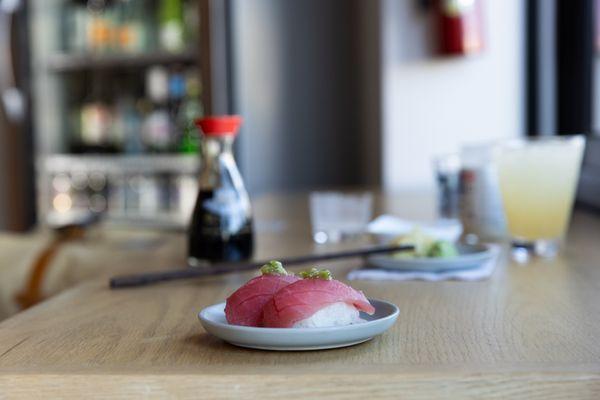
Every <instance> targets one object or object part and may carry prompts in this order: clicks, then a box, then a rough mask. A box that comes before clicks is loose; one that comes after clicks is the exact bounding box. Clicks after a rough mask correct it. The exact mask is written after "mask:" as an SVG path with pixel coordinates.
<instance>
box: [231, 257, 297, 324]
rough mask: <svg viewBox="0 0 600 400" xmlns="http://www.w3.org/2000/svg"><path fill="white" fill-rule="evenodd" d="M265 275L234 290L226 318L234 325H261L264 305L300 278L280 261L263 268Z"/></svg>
mask: <svg viewBox="0 0 600 400" xmlns="http://www.w3.org/2000/svg"><path fill="white" fill-rule="evenodd" d="M261 272H262V273H263V275H261V276H258V277H256V278H254V279H251V280H249V281H248V282H246V284H244V285H243V286H241V287H240V288H239V289H238V290H236V291H235V292H233V294H232V295H231V296H229V298H227V303H226V305H225V318H226V319H227V322H228V323H230V324H232V325H244V326H261V323H262V310H263V307H264V305H265V304H266V303H267V302H268V301H270V300H271V299H272V298H273V295H274V294H275V293H277V291H279V290H280V289H282V288H284V287H286V286H287V285H289V284H291V283H294V282H296V281H298V280H300V278H298V277H296V276H294V275H288V274H287V272H286V271H285V270H284V269H283V267H282V266H281V264H280V263H278V262H271V263H269V264H267V265H265V266H264V267H263V268H261Z"/></svg>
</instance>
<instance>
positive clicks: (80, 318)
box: [0, 197, 600, 400]
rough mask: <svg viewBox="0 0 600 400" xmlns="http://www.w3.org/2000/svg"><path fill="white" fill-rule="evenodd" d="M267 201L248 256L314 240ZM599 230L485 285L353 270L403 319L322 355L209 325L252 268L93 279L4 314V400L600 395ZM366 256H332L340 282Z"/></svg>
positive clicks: (589, 222) (288, 202) (298, 219)
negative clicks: (202, 315)
mask: <svg viewBox="0 0 600 400" xmlns="http://www.w3.org/2000/svg"><path fill="white" fill-rule="evenodd" d="M284 200H285V201H284ZM295 201H297V202H296V203H295ZM388 201H390V198H382V199H380V201H379V204H380V207H381V208H380V210H385V209H390V207H388V206H386V202H388ZM402 202H408V203H407V206H406V207H402ZM388 204H390V203H388ZM411 204H413V202H412V200H409V199H407V198H406V197H403V198H402V199H401V200H398V202H394V207H396V206H398V207H399V210H397V211H396V213H399V214H400V215H402V213H410V214H409V215H416V214H417V213H415V212H413V211H411V208H410V205H411ZM289 206H296V207H297V208H295V210H296V211H290V210H289V209H288V207H289ZM264 207H265V208H262V209H261V208H260V207H258V208H257V214H258V215H261V216H262V221H263V226H262V227H260V226H259V227H258V228H259V230H262V233H261V235H260V236H259V240H258V253H259V254H257V256H259V257H261V258H262V257H264V256H265V254H266V253H272V254H279V255H283V254H290V255H292V254H300V253H301V252H303V251H306V250H310V249H312V250H315V249H316V250H317V251H319V250H318V248H316V247H315V246H314V245H312V244H311V243H310V241H309V240H308V238H309V236H308V225H307V221H306V216H307V214H306V210H305V206H304V201H300V200H297V199H296V200H294V199H279V200H273V199H271V200H269V201H268V202H265V203H264ZM392 208H393V207H392ZM427 213H428V212H423V214H422V215H419V217H420V218H426V217H427V216H426V215H425V214H427ZM286 215H287V217H286ZM405 215H406V214H405ZM281 221H283V222H281ZM269 224H271V225H269ZM599 234H600V219H599V218H598V217H597V216H593V215H591V214H585V213H582V212H580V213H577V214H576V215H575V218H574V223H573V226H572V229H571V231H570V234H569V238H568V240H567V243H568V245H567V246H566V249H565V252H564V253H563V255H562V256H561V257H559V258H557V259H556V260H553V261H536V262H533V263H531V264H527V265H517V264H513V263H511V262H508V260H506V257H504V258H503V259H502V260H501V262H500V264H499V266H498V268H497V270H496V272H495V274H494V275H493V277H492V278H491V279H489V280H487V281H483V282H438V283H427V282H367V281H354V282H352V285H353V286H354V287H356V288H358V289H361V290H363V291H365V293H366V294H367V295H368V296H370V297H375V298H381V299H384V300H388V301H391V302H393V303H395V304H397V305H398V306H399V307H400V310H401V314H400V317H399V319H398V322H397V323H396V324H395V326H394V327H393V328H392V329H390V330H389V331H388V332H386V333H385V334H384V335H382V336H380V337H377V338H375V339H374V340H372V341H370V342H367V343H364V344H361V345H358V346H354V347H350V348H345V349H335V350H328V351H313V352H288V353H283V352H281V353H279V352H267V351H258V350H248V349H242V348H237V347H234V346H231V345H228V344H226V343H224V342H222V341H220V340H219V339H217V338H214V337H212V336H209V335H208V334H207V333H206V332H204V330H203V328H202V326H201V325H200V324H199V322H198V320H197V318H196V314H197V312H198V311H199V310H200V309H202V308H203V307H205V306H208V305H211V304H213V303H216V302H219V301H222V300H223V299H224V298H226V297H227V295H228V294H229V293H231V292H232V291H233V290H234V289H235V288H237V287H238V286H239V285H240V284H242V283H243V282H244V281H246V280H247V279H248V278H250V277H251V276H252V274H237V275H228V276H219V277H211V278H202V279H197V280H193V281H187V282H173V283H168V284H163V285H157V286H153V287H145V288H136V289H130V290H120V291H110V290H109V289H108V286H107V282H106V280H105V279H100V280H93V281H90V282H87V283H85V284H81V285H79V286H77V287H76V288H73V289H71V290H68V291H65V292H63V293H62V294H60V295H58V296H56V297H54V298H53V299H51V300H49V301H46V302H44V303H42V304H40V305H38V306H35V307H33V308H31V309H29V310H27V311H26V312H23V313H21V314H19V315H17V316H15V317H13V318H11V319H8V320H6V321H4V322H3V323H1V324H0V398H3V397H6V398H54V397H61V398H101V397H107V396H111V397H117V398H127V397H133V396H143V397H146V398H163V397H172V398H265V399H271V398H284V397H290V398H315V397H323V396H328V397H331V398H366V397H368V398H373V399H376V398H411V399H430V398H493V399H505V398H527V399H544V400H548V399H564V398H589V399H597V398H600V295H599V293H600V265H599V264H600V245H599V244H598V238H599V237H600V235H599ZM344 246H349V244H345V245H344ZM110 257H111V255H110V254H106V260H107V262H110ZM145 257H148V258H150V257H153V255H152V254H147V255H146V256H145ZM163 261H164V262H165V265H166V264H167V263H168V262H169V261H170V260H169V259H165V260H163ZM155 263H156V262H155ZM156 264H158V263H156ZM361 265H362V261H361V260H352V261H346V262H335V263H328V264H327V265H326V266H327V267H328V268H331V269H332V271H333V272H334V274H336V275H337V277H340V278H343V277H344V276H345V273H346V272H347V271H348V270H350V269H352V268H356V267H359V266H361ZM143 267H144V257H142V256H140V259H139V268H140V269H142V268H143ZM129 268H131V266H129Z"/></svg>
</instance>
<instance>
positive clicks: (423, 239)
mask: <svg viewBox="0 0 600 400" xmlns="http://www.w3.org/2000/svg"><path fill="white" fill-rule="evenodd" d="M392 244H395V245H399V246H400V245H412V246H414V250H412V251H402V252H399V253H394V255H393V257H394V258H426V257H429V258H452V257H456V256H458V255H459V254H458V249H457V248H456V246H455V245H454V244H453V243H451V242H448V241H446V240H436V239H435V238H433V237H431V236H429V235H426V234H425V233H424V232H422V231H421V230H420V229H419V228H415V229H413V231H412V232H410V233H409V234H408V235H404V236H401V237H399V238H397V239H395V240H394V241H392Z"/></svg>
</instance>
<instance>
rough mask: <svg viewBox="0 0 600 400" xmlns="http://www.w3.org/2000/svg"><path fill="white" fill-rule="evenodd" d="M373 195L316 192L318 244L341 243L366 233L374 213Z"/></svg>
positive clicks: (314, 212)
mask: <svg viewBox="0 0 600 400" xmlns="http://www.w3.org/2000/svg"><path fill="white" fill-rule="evenodd" d="M372 204H373V195H372V194H371V193H369V192H365V193H341V192H312V193H311V194H310V219H311V225H312V236H313V240H314V241H315V243H318V244H323V243H337V242H340V241H341V240H343V239H346V238H351V237H356V236H360V235H361V234H362V233H364V231H365V229H366V227H367V224H368V223H369V221H370V220H371V216H372Z"/></svg>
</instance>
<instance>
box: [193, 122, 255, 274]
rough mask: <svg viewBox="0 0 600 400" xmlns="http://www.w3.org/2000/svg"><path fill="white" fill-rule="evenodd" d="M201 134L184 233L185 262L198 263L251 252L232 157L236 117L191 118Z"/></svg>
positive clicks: (248, 215) (243, 195)
mask: <svg viewBox="0 0 600 400" xmlns="http://www.w3.org/2000/svg"><path fill="white" fill-rule="evenodd" d="M195 123H196V126H197V127H198V128H199V129H201V131H202V132H203V133H204V135H203V140H202V167H201V170H200V180H199V192H198V198H197V200H196V206H195V207H194V213H193V215H192V220H191V222H190V226H189V231H188V263H189V264H190V265H191V266H201V265H205V264H208V263H213V262H218V261H240V260H244V259H247V258H250V257H251V256H252V251H253V247H254V243H253V233H252V212H251V208H250V200H249V199H248V193H247V192H246V189H245V188H244V183H243V182H242V177H241V175H240V172H239V170H238V168H237V165H236V163H235V159H234V158H233V152H232V146H233V141H234V139H235V136H236V134H237V131H238V129H239V127H240V125H241V123H242V119H241V118H240V117H239V116H237V115H231V116H229V115H228V116H213V117H206V118H201V119H198V120H196V121H195Z"/></svg>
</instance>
